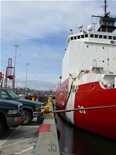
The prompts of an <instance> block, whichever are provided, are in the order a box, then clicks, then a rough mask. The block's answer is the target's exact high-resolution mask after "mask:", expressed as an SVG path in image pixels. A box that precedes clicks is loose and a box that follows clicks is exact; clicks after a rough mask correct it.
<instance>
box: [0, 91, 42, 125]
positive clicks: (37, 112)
mask: <svg viewBox="0 0 116 155" xmlns="http://www.w3.org/2000/svg"><path fill="white" fill-rule="evenodd" d="M0 99H5V100H6V99H7V100H13V101H17V102H20V103H22V104H23V110H24V112H25V119H24V122H23V124H25V125H27V124H30V122H31V120H32V119H33V118H34V117H39V116H41V115H42V114H43V112H42V110H41V109H42V107H41V105H42V104H41V103H39V102H34V101H29V100H26V99H22V98H20V97H19V96H17V95H16V94H15V93H13V92H12V91H11V90H10V89H7V88H0Z"/></svg>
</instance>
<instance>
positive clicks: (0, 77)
mask: <svg viewBox="0 0 116 155" xmlns="http://www.w3.org/2000/svg"><path fill="white" fill-rule="evenodd" d="M3 81H4V74H2V72H0V88H2V86H3Z"/></svg>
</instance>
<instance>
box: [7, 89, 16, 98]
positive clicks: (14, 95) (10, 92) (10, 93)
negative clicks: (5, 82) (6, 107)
mask: <svg viewBox="0 0 116 155" xmlns="http://www.w3.org/2000/svg"><path fill="white" fill-rule="evenodd" d="M7 93H8V94H9V95H10V96H11V97H12V99H18V98H19V96H18V95H16V94H15V93H13V92H12V91H11V90H7Z"/></svg>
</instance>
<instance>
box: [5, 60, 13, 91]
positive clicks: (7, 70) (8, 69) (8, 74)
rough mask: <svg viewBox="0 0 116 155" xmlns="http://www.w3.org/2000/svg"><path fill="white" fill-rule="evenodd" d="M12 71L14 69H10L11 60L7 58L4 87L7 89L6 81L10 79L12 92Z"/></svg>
mask: <svg viewBox="0 0 116 155" xmlns="http://www.w3.org/2000/svg"><path fill="white" fill-rule="evenodd" d="M14 69H15V67H12V58H8V67H6V76H5V82H4V87H5V88H7V82H8V79H10V80H12V90H14V84H15V76H14V74H13V73H14Z"/></svg>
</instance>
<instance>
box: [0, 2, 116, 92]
mask: <svg viewBox="0 0 116 155" xmlns="http://www.w3.org/2000/svg"><path fill="white" fill-rule="evenodd" d="M107 3H108V8H107V10H108V11H110V12H111V15H112V16H114V15H116V14H115V6H116V1H113V0H112V1H111V0H107ZM103 6H104V0H90V1H88V0H84V1H83V0H80V1H79V0H74V1H69V0H68V1H66V0H64V1H61V0H59V1H56V0H52V1H49V0H46V1H44V0H41V1H39V0H36V1H34V0H28V1H27V0H15V1H13V0H12V1H11V0H7V1H6V0H0V10H1V12H0V21H1V24H0V29H1V32H0V33H1V35H0V37H1V38H0V40H1V42H0V47H1V48H0V60H1V61H0V72H2V73H3V74H5V73H6V67H7V66H8V58H12V66H14V62H15V53H16V66H15V74H16V78H15V87H21V88H23V87H25V86H26V87H28V88H30V89H36V90H50V89H52V90H55V89H56V86H57V84H58V82H59V81H60V79H59V77H60V76H61V74H62V58H63V55H64V51H65V48H66V47H67V37H68V34H69V31H70V29H72V30H73V33H78V32H79V29H78V25H79V24H83V26H84V28H83V29H84V30H87V26H88V25H92V23H97V24H96V27H95V28H96V29H97V27H98V23H99V19H98V18H96V19H93V18H92V17H91V15H103V14H104V12H103ZM15 44H17V45H19V47H18V48H16V47H14V45H15ZM27 63H29V65H27ZM26 80H27V85H26ZM10 85H11V81H10V80H8V86H10Z"/></svg>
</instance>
